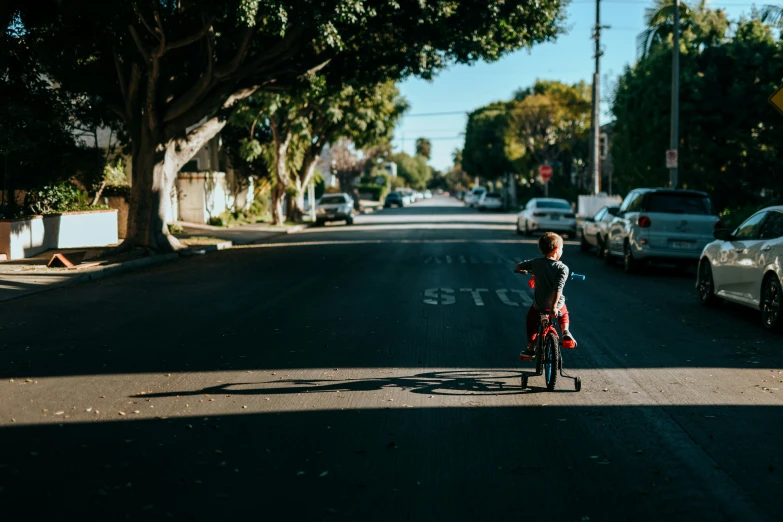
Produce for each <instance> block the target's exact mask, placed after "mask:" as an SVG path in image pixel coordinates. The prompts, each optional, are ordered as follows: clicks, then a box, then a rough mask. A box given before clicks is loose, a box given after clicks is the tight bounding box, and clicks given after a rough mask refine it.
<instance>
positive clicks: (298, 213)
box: [288, 146, 323, 222]
mask: <svg viewBox="0 0 783 522" xmlns="http://www.w3.org/2000/svg"><path fill="white" fill-rule="evenodd" d="M322 148H323V147H319V146H316V147H313V148H311V149H310V150H308V151H307V152H306V153H305V157H304V160H303V161H302V166H301V168H300V169H299V172H297V173H296V176H295V178H294V184H295V187H296V197H293V198H290V199H289V202H288V204H289V207H288V220H289V221H297V222H299V221H303V218H304V193H305V190H307V187H309V186H310V183H311V182H312V181H313V176H315V165H316V163H317V162H318V155H319V154H320V153H321V149H322Z"/></svg>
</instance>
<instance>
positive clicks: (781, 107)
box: [769, 87, 783, 114]
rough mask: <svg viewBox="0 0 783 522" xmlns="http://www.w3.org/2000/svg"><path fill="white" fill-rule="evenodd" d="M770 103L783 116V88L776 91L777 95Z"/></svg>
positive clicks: (773, 96) (775, 94)
mask: <svg viewBox="0 0 783 522" xmlns="http://www.w3.org/2000/svg"><path fill="white" fill-rule="evenodd" d="M769 103H771V104H772V106H773V107H775V108H776V109H777V110H778V112H779V113H780V114H783V87H781V88H780V89H778V90H777V91H775V93H774V94H773V95H772V96H770V97H769Z"/></svg>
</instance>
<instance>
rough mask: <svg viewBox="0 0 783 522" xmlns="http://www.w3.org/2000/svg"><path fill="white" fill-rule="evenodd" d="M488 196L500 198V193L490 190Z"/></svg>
mask: <svg viewBox="0 0 783 522" xmlns="http://www.w3.org/2000/svg"><path fill="white" fill-rule="evenodd" d="M487 197H488V198H497V199H500V194H498V193H497V192H490V193H489V194H487Z"/></svg>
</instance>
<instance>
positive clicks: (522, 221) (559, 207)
mask: <svg viewBox="0 0 783 522" xmlns="http://www.w3.org/2000/svg"><path fill="white" fill-rule="evenodd" d="M534 232H563V233H565V234H568V235H569V236H571V237H576V214H575V213H574V211H573V210H572V209H571V204H570V203H569V202H568V201H566V200H564V199H554V198H533V199H531V200H530V201H528V202H527V205H525V210H523V211H522V212H520V213H519V214H517V234H525V235H530V234H532V233H534Z"/></svg>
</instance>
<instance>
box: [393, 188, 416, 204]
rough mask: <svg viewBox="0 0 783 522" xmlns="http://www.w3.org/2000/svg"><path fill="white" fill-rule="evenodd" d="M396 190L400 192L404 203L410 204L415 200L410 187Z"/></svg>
mask: <svg viewBox="0 0 783 522" xmlns="http://www.w3.org/2000/svg"><path fill="white" fill-rule="evenodd" d="M397 192H399V193H400V195H401V196H402V198H403V200H404V201H405V204H406V205H410V204H411V203H415V202H416V194H415V193H414V192H413V191H412V190H411V189H408V188H402V189H399V190H398V191H397Z"/></svg>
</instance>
